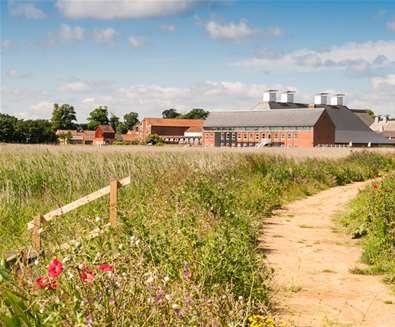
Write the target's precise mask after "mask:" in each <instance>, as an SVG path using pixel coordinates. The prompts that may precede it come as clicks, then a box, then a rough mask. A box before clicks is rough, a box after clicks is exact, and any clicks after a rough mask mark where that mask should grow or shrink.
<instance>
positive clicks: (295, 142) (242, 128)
mask: <svg viewBox="0 0 395 327" xmlns="http://www.w3.org/2000/svg"><path fill="white" fill-rule="evenodd" d="M277 97H278V91H277V90H268V91H266V92H265V93H264V95H263V101H262V102H260V103H258V104H257V105H256V106H255V108H254V109H253V110H245V111H223V112H219V111H218V112H216V111H212V112H211V113H210V114H209V116H208V118H207V120H206V121H205V123H204V125H203V141H202V143H203V145H206V146H231V147H246V146H249V147H250V146H283V147H313V146H358V147H365V146H366V147H370V146H378V145H395V143H394V142H392V141H391V140H389V139H387V138H385V137H383V136H382V135H380V134H378V133H376V132H374V131H372V130H371V129H370V128H369V127H368V126H367V125H366V124H365V123H364V122H363V121H362V120H361V119H360V118H359V117H358V116H357V115H356V114H355V113H354V112H353V111H352V110H351V109H349V108H348V107H347V106H345V105H344V94H336V95H333V96H331V95H330V94H328V93H319V94H317V95H316V96H315V98H314V102H313V103H311V104H308V103H297V102H295V101H294V99H295V92H293V91H286V92H283V93H282V94H281V97H280V98H279V99H277ZM329 103H330V104H329Z"/></svg>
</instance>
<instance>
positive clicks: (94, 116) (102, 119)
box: [88, 106, 109, 130]
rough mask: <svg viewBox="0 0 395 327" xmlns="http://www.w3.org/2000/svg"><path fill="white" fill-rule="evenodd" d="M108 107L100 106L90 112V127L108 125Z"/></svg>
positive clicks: (92, 128)
mask: <svg viewBox="0 0 395 327" xmlns="http://www.w3.org/2000/svg"><path fill="white" fill-rule="evenodd" d="M108 123H109V119H108V108H107V106H100V107H98V108H96V109H94V110H93V111H91V112H90V113H89V117H88V129H90V130H94V129H96V127H97V126H99V125H108Z"/></svg>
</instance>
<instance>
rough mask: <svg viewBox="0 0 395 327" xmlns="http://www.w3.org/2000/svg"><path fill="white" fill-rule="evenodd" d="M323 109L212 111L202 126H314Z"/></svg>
mask: <svg viewBox="0 0 395 327" xmlns="http://www.w3.org/2000/svg"><path fill="white" fill-rule="evenodd" d="M323 112H324V109H320V108H317V109H306V108H305V109H284V110H253V111H251V110H250V111H222V112H220V111H217V112H215V111H212V112H210V114H209V115H208V117H207V119H206V121H205V123H204V127H261V126H262V127H269V126H314V125H315V123H316V122H317V121H318V119H319V118H320V117H321V115H322V113H323Z"/></svg>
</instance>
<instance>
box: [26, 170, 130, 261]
mask: <svg viewBox="0 0 395 327" xmlns="http://www.w3.org/2000/svg"><path fill="white" fill-rule="evenodd" d="M130 181H131V179H130V176H129V177H126V178H124V179H121V180H114V181H112V182H111V183H110V185H107V186H106V187H103V188H102V189H100V190H98V191H96V192H93V193H91V194H88V195H86V196H84V197H82V198H80V199H78V200H76V201H73V202H71V203H69V204H66V205H65V206H63V207H61V208H58V209H56V210H53V211H51V212H48V213H46V214H44V215H43V214H39V215H37V216H36V217H34V219H33V220H32V221H31V222H29V223H28V225H27V228H28V230H31V231H32V248H33V249H34V250H35V252H36V253H37V255H38V254H39V253H40V251H41V234H42V233H43V225H44V224H46V223H48V222H49V221H51V220H52V219H54V218H56V217H60V216H62V215H64V214H65V213H67V212H70V211H72V210H74V209H77V208H79V207H81V206H83V205H85V204H88V203H90V202H92V201H95V200H97V199H99V198H101V197H103V196H105V195H107V194H110V226H116V225H117V202H118V189H119V188H121V187H124V186H126V185H129V184H130Z"/></svg>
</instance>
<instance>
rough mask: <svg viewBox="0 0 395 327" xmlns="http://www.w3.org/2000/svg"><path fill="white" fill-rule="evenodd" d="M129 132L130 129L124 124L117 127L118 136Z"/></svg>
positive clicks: (121, 123)
mask: <svg viewBox="0 0 395 327" xmlns="http://www.w3.org/2000/svg"><path fill="white" fill-rule="evenodd" d="M127 132H128V127H127V126H126V124H125V123H124V122H120V123H119V124H118V126H117V133H118V134H126V133H127Z"/></svg>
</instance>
